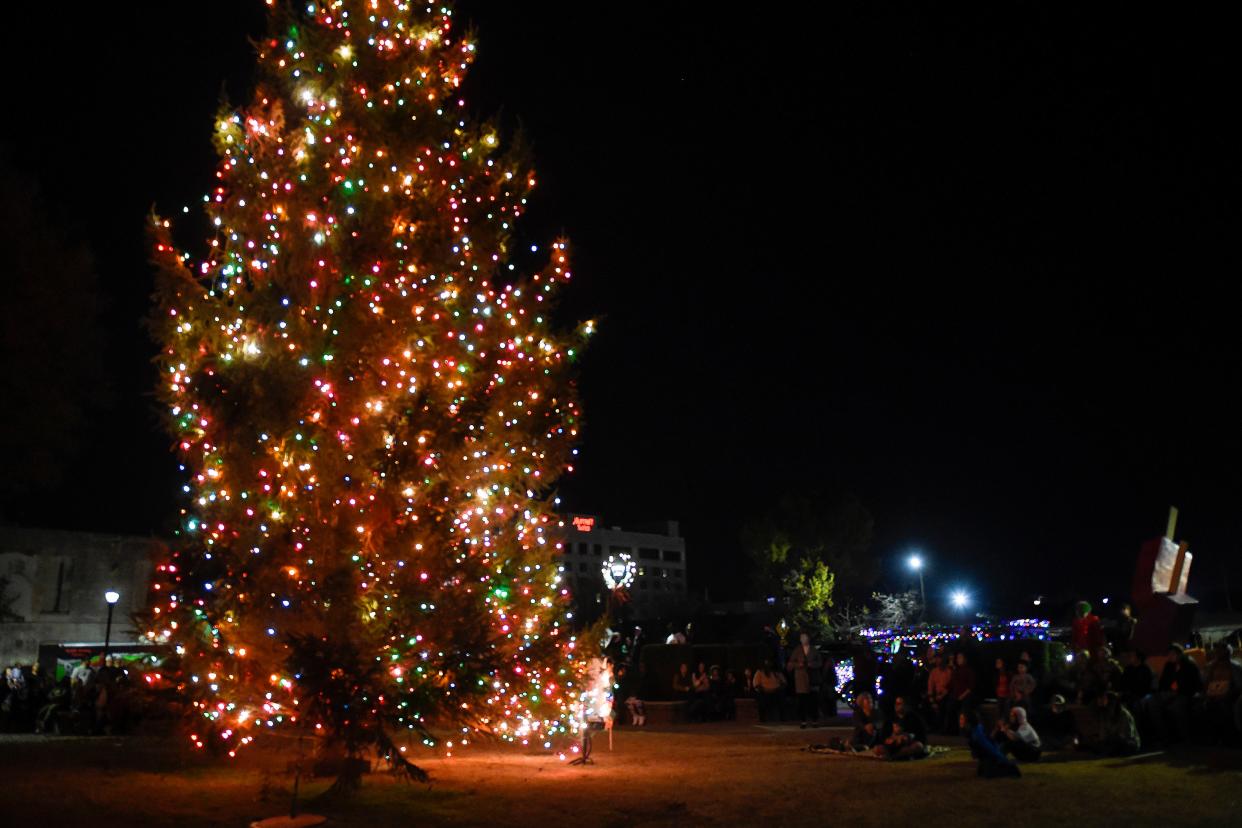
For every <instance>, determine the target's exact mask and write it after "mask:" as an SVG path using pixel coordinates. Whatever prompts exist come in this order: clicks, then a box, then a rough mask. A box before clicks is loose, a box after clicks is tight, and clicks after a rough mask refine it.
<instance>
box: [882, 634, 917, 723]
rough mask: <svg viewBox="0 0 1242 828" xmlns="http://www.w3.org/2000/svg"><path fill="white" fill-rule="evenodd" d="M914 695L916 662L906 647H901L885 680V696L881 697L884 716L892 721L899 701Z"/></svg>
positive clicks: (894, 656)
mask: <svg viewBox="0 0 1242 828" xmlns="http://www.w3.org/2000/svg"><path fill="white" fill-rule="evenodd" d="M913 695H914V662H913V661H911V660H910V655H909V654H908V653H907V652H906V648H905V647H901V648H899V649H898V650H897V652H896V653H895V654H894V655H893V663H892V664H891V665H890V666H889V669H888V675H887V676H885V678H884V695H883V696H881V697H880V702H881V704H880V706H881V707H883V708H884V714H885V715H886V716H887V717H888V718H889V719H890V720H892V719H893V717H894V715H893V714H894V713H895V712H896V704H897V699H898V698H899V697H901V696H906V697H911V696H913Z"/></svg>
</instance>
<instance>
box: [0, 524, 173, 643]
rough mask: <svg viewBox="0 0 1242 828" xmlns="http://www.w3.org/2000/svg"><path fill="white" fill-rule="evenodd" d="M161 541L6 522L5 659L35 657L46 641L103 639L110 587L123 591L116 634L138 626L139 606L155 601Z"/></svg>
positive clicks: (1, 548) (0, 548)
mask: <svg viewBox="0 0 1242 828" xmlns="http://www.w3.org/2000/svg"><path fill="white" fill-rule="evenodd" d="M158 549H159V541H157V540H156V539H154V538H137V537H126V536H122V535H101V534H94V533H89V532H64V531H58V530H48V529H18V528H13V527H0V578H3V579H4V580H5V581H6V582H7V583H5V585H4V593H3V595H0V614H2V617H0V663H2V664H5V665H8V664H11V663H12V662H14V661H20V662H22V663H27V662H33V661H34V660H35V657H36V656H37V654H38V650H39V645H40V644H57V643H80V642H92V643H93V642H102V641H103V639H104V627H105V624H106V621H107V617H108V606H107V604H106V602H105V601H104V593H105V592H106V591H108V590H109V589H113V590H116V591H117V592H119V593H120V595H121V597H120V600H119V601H118V602H117V604H116V608H115V610H114V612H113V617H112V641H113V642H116V643H118V644H119V643H130V642H136V641H137V640H138V632H137V631H136V630H135V629H134V625H133V623H132V622H131V621H130V615H131V613H134V612H137V611H138V610H141V609H143V608H144V607H145V606H146V604H147V595H148V590H149V589H150V583H151V570H152V566H153V562H154V558H155V556H156V554H157V550H158Z"/></svg>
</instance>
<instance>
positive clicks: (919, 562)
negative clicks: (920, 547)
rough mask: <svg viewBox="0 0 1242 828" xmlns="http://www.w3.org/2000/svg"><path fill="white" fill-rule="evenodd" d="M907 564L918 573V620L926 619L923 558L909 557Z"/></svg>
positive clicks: (919, 556) (917, 556)
mask: <svg viewBox="0 0 1242 828" xmlns="http://www.w3.org/2000/svg"><path fill="white" fill-rule="evenodd" d="M907 563H908V564H909V565H910V568H911V569H913V570H914V571H915V572H917V573H919V601H920V602H921V603H920V604H919V620H926V619H927V590H926V589H925V588H924V587H923V556H922V555H911V556H910V558H909V560H908V561H907Z"/></svg>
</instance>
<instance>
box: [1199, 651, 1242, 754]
mask: <svg viewBox="0 0 1242 828" xmlns="http://www.w3.org/2000/svg"><path fill="white" fill-rule="evenodd" d="M1203 683H1204V684H1205V685H1206V689H1205V690H1204V693H1203V698H1202V699H1201V700H1200V701H1199V702H1198V704H1197V705H1196V710H1195V714H1196V718H1197V719H1198V721H1199V725H1200V729H1201V731H1202V732H1204V733H1205V734H1206V735H1207V736H1208V739H1209V741H1211V742H1213V743H1216V742H1221V741H1229V740H1231V739H1232V738H1233V737H1236V736H1237V735H1238V734H1237V732H1236V731H1235V728H1237V726H1238V725H1237V721H1236V717H1237V713H1238V710H1239V704H1240V703H1242V701H1240V700H1242V666H1239V665H1238V664H1237V663H1236V662H1235V661H1234V660H1233V647H1231V646H1229V644H1228V643H1227V642H1224V641H1220V642H1217V643H1216V645H1215V646H1213V647H1212V660H1211V661H1209V662H1208V664H1207V667H1206V668H1204V670H1203Z"/></svg>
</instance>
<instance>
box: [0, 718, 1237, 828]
mask: <svg viewBox="0 0 1242 828" xmlns="http://www.w3.org/2000/svg"><path fill="white" fill-rule="evenodd" d="M834 732H835V733H840V732H844V731H841V730H833V729H827V728H820V729H815V730H807V731H803V730H799V729H798V728H796V727H793V728H790V727H770V728H765V727H760V726H756V725H740V724H710V725H700V726H684V727H676V728H669V729H665V730H659V731H655V730H652V731H637V732H635V731H627V730H618V731H617V732H616V734H615V739H614V749H613V750H612V751H609V750H608V748H607V739H606V738H605V737H602V736H601V737H600V738H597V739H596V743H595V754H594V758H595V759H596V763H595V764H594V765H588V766H585V767H569V766H567V765H566V764H565V763H563V762H559V761H557V760H556V759H555V758H553V757H548V756H545V755H542V754H540V755H531V754H524V753H521V752H516V751H513V750H505V749H501V748H478V749H468V750H466V751H463V752H459V753H458V755H456V756H454V757H452V758H448V759H443V758H436V759H427V758H425V759H423V760H422V762H421V764H423V766H424V767H426V768H427V769H428V770H429V771H430V772H431V773H432V775H433V779H434V781H433V783H432V785H430V786H425V785H409V784H406V783H403V782H400V781H397V780H394V779H393V778H391V777H389V776H387V775H385V774H375V775H372V776H370V777H368V778H367V779H366V781H365V783H364V788H363V790H362V792H361V793H360V794H359V795H358V796H357V798H356V799H355V800H354V801H353V802H352V803H350V804H341V803H317V804H315V805H314V806H313V810H315V811H317V812H319V813H325V814H327V815H328V816H330V817H332V819H331V821H330V822H329V823H328V824H330V825H358V826H366V828H380V826H388V825H410V824H432V825H489V826H497V825H505V826H539V828H547V827H548V826H559V825H586V826H592V827H593V828H594V827H595V826H617V827H618V828H620V826H630V825H650V826H690V825H707V826H712V825H748V826H753V825H755V824H756V823H758V824H763V825H772V826H785V825H789V826H802V825H807V826H811V825H814V826H823V825H833V824H849V825H884V826H886V828H891V826H892V825H902V824H942V825H954V826H963V825H998V824H1005V825H1007V826H1013V825H1018V826H1021V825H1054V824H1063V825H1070V824H1075V825H1083V826H1094V825H1109V824H1118V825H1126V826H1136V825H1161V826H1170V825H1220V826H1225V825H1233V826H1236V825H1239V824H1242V751H1205V750H1191V751H1186V752H1179V753H1173V754H1167V755H1166V754H1162V755H1158V756H1152V757H1146V758H1141V759H1138V760H1131V761H1122V760H1111V759H1103V760H1082V759H1073V760H1072V761H1053V762H1048V763H1046V764H1045V763H1041V764H1037V765H1033V766H1028V767H1027V768H1026V769H1025V771H1026V772H1025V775H1024V777H1023V778H1022V779H1016V780H1008V779H1006V780H994V781H984V780H980V779H978V778H976V777H975V775H974V766H973V763H972V762H971V761H970V759H969V756H968V755H967V754H966V752H965V751H964V750H962V749H960V748H959V749H957V750H954V751H952V752H950V753H949V754H948V755H946V756H943V757H941V758H936V759H931V760H926V761H923V762H912V763H896V764H893V763H884V762H877V761H866V760H854V759H849V758H842V757H835V756H823V755H817V754H813V753H809V752H807V751H805V750H802V748H804V747H806V746H807V745H808V744H810V743H811V742H815V741H826V740H827V738H828V737H829V736H831V735H832V734H833V733H834ZM290 758H291V754H289V753H284V752H278V751H275V750H267V751H260V750H256V751H253V752H252V753H251V754H250V755H249V756H245V755H244V754H243V758H242V759H241V760H240V761H237V762H234V763H232V764H223V763H213V762H206V761H203V760H202V759H201V758H200V757H192V758H190V759H188V760H187V759H184V758H182V754H181V753H180V751H179V750H176V749H174V748H173V747H172V746H170V745H169V744H168V743H167V742H162V743H154V742H152V741H150V740H139V739H133V740H111V739H101V740H85V741H84V740H60V741H57V742H39V741H31V740H29V739H22V740H20V741H17V740H5V741H3V742H0V773H2V774H3V778H4V780H5V782H4V787H3V788H2V789H0V790H2V791H3V795H2V796H0V799H2V800H3V803H4V806H3V807H4V810H5V813H6V817H10V818H12V820H13V823H12V824H18V825H24V824H40V825H49V826H51V825H69V824H90V825H91V826H92V828H100V827H101V826H111V825H118V826H119V825H126V826H131V825H134V824H143V825H245V824H248V823H249V821H250V820H254V819H258V818H260V817H265V816H272V815H275V814H279V813H280V812H281V811H282V809H284V808H286V807H287V802H288V792H289V788H290V784H291V779H290V778H289V777H288V776H287V775H286V774H285V768H286V765H287V762H288V760H289V759H290ZM324 785H325V783H324V782H316V783H313V784H311V785H309V786H307V787H306V788H304V790H306V791H308V793H309V795H311V796H313V795H315V794H316V793H317V792H318V791H320V790H322V789H323V787H324ZM28 820H29V821H31V822H30V823H28V822H27V821H28ZM843 820H845V822H843Z"/></svg>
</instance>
